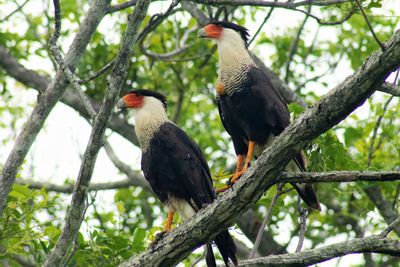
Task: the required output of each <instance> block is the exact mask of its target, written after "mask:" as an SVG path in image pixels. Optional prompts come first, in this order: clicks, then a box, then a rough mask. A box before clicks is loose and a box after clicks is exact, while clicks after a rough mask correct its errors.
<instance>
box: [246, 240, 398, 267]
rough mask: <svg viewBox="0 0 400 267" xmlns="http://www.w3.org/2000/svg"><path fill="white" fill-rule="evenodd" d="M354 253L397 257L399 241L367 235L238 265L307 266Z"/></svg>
mask: <svg viewBox="0 0 400 267" xmlns="http://www.w3.org/2000/svg"><path fill="white" fill-rule="evenodd" d="M354 253H382V254H387V255H392V256H397V257H398V256H400V242H399V241H398V240H392V239H388V238H384V237H381V236H369V237H364V238H356V239H352V240H349V241H344V242H340V243H336V244H333V245H329V246H324V247H321V248H316V249H312V250H305V251H303V252H299V253H291V254H283V255H273V256H268V257H264V258H257V259H252V260H245V261H241V262H239V266H243V267H244V266H246V267H250V266H259V267H260V266H268V267H272V266H309V265H312V264H316V263H320V262H324V261H327V260H330V259H333V258H337V257H341V256H345V255H348V254H354Z"/></svg>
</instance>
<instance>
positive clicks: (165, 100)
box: [129, 89, 167, 109]
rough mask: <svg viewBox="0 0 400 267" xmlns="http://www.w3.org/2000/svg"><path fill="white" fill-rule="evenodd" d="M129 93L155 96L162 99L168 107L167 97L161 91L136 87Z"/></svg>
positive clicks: (165, 106)
mask: <svg viewBox="0 0 400 267" xmlns="http://www.w3.org/2000/svg"><path fill="white" fill-rule="evenodd" d="M129 93H130V94H131V93H135V94H137V95H139V96H152V97H154V98H157V99H158V100H160V101H161V103H162V104H163V106H164V108H165V109H167V97H166V96H165V95H163V94H161V93H158V92H155V91H151V90H146V89H135V90H132V91H130V92H129Z"/></svg>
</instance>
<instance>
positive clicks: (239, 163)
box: [216, 154, 244, 193]
mask: <svg viewBox="0 0 400 267" xmlns="http://www.w3.org/2000/svg"><path fill="white" fill-rule="evenodd" d="M243 160H244V154H239V155H238V157H237V161H236V171H235V173H234V174H233V175H232V176H231V178H229V179H232V177H234V176H235V175H236V174H237V173H238V172H240V171H241V170H242V168H243ZM228 188H229V186H227V185H225V186H224V187H222V188H218V189H217V190H216V192H217V193H221V192H224V191H226V190H227V189H228Z"/></svg>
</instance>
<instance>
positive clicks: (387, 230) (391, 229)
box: [379, 216, 400, 237]
mask: <svg viewBox="0 0 400 267" xmlns="http://www.w3.org/2000/svg"><path fill="white" fill-rule="evenodd" d="M399 224H400V216H399V217H397V218H396V219H395V220H394V221H393V222H392V223H391V224H389V226H388V227H387V228H386V229H385V230H383V231H382V233H380V234H379V236H381V237H387V235H388V234H389V233H390V232H391V231H393V229H394V228H395V227H396V226H397V225H399Z"/></svg>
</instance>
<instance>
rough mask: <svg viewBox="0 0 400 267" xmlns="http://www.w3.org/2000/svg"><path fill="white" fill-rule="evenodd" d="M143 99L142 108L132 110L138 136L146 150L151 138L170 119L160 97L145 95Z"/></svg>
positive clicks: (143, 148)
mask: <svg viewBox="0 0 400 267" xmlns="http://www.w3.org/2000/svg"><path fill="white" fill-rule="evenodd" d="M143 101H144V103H143V106H142V107H141V108H138V109H132V111H133V117H134V118H135V132H136V136H137V137H138V140H139V143H140V147H141V149H142V150H143V151H146V150H147V149H148V147H149V144H150V140H151V138H152V137H153V136H154V134H155V133H156V132H158V131H159V130H160V126H161V125H162V124H164V123H165V122H168V121H169V120H168V117H167V113H166V112H165V109H164V106H163V104H162V103H161V102H160V101H159V100H158V99H156V98H154V97H145V98H144V99H143Z"/></svg>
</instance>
